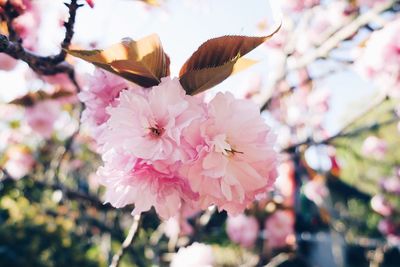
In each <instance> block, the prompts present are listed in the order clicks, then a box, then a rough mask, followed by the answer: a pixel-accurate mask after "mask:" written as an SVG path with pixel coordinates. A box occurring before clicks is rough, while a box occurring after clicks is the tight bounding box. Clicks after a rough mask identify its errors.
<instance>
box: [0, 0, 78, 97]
mask: <svg viewBox="0 0 400 267" xmlns="http://www.w3.org/2000/svg"><path fill="white" fill-rule="evenodd" d="M66 6H67V7H68V8H69V14H70V16H69V19H68V21H67V22H65V23H64V26H65V29H66V33H65V37H64V40H63V41H62V43H61V51H60V53H58V54H57V55H52V56H40V55H36V54H34V53H32V52H30V51H27V50H26V49H25V48H24V47H23V46H22V40H21V39H20V37H19V36H18V35H17V33H16V32H15V31H14V29H13V27H12V20H13V19H14V18H15V17H17V16H18V14H17V13H15V12H16V11H15V10H13V9H12V6H11V5H9V4H7V5H6V7H9V10H8V11H9V12H8V13H7V15H6V16H5V17H6V21H7V25H8V30H9V36H8V37H7V36H6V35H3V34H0V52H2V53H6V54H7V55H9V56H11V57H13V58H15V59H19V60H22V61H24V62H26V63H27V64H28V65H29V67H30V68H31V69H32V70H34V71H35V72H37V73H38V74H41V75H55V74H58V73H66V74H67V75H68V76H69V77H70V79H71V80H72V81H73V83H74V84H75V86H77V87H78V89H79V85H78V84H77V83H76V81H75V75H74V69H73V68H72V66H71V65H70V64H68V63H67V62H65V57H66V52H65V50H64V49H66V48H68V46H69V45H70V43H71V40H72V37H73V35H74V25H75V18H76V11H77V9H78V8H79V7H81V6H82V5H81V4H78V3H77V0H71V3H70V4H66ZM6 11H7V9H6Z"/></svg>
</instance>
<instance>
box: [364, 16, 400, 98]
mask: <svg viewBox="0 0 400 267" xmlns="http://www.w3.org/2000/svg"><path fill="white" fill-rule="evenodd" d="M399 34H400V19H395V20H393V21H392V22H390V23H389V24H388V25H387V26H385V27H384V28H383V29H381V30H379V31H376V32H374V33H373V34H372V35H371V37H370V38H369V39H368V42H367V43H366V47H365V49H364V50H363V52H362V54H361V57H360V58H359V59H358V61H357V66H358V67H359V69H360V70H361V72H362V74H364V75H365V76H367V77H368V78H371V79H373V80H374V81H375V82H376V84H377V85H378V86H380V88H381V89H382V90H385V91H386V92H387V93H388V94H389V95H390V96H391V97H395V98H399V97H400V74H399V73H400V41H399V38H398V36H399Z"/></svg>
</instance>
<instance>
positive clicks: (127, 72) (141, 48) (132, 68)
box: [67, 34, 170, 87]
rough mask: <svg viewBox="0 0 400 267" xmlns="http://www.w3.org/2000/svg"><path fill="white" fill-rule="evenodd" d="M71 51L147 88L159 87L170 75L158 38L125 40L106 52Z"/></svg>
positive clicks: (166, 56)
mask: <svg viewBox="0 0 400 267" xmlns="http://www.w3.org/2000/svg"><path fill="white" fill-rule="evenodd" d="M67 51H68V53H69V54H71V55H73V56H76V57H79V58H81V59H83V60H85V61H88V62H90V63H93V64H94V65H96V66H98V67H100V68H103V69H105V70H107V71H110V72H112V73H115V74H117V75H119V76H122V77H123V78H125V79H127V80H130V81H132V82H134V83H136V84H138V85H140V86H143V87H151V86H154V85H157V84H159V83H160V82H161V78H162V77H165V76H169V75H170V70H169V65H170V60H169V57H168V55H167V54H166V53H165V52H164V50H163V48H162V45H161V41H160V39H159V38H158V36H157V35H155V34H153V35H150V36H147V37H145V38H143V39H140V40H138V41H133V40H124V41H122V42H121V43H118V44H115V45H113V46H111V47H109V48H107V49H105V50H67Z"/></svg>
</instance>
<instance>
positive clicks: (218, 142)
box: [213, 134, 243, 156]
mask: <svg viewBox="0 0 400 267" xmlns="http://www.w3.org/2000/svg"><path fill="white" fill-rule="evenodd" d="M213 144H214V149H215V152H219V153H222V154H224V155H225V156H233V155H235V153H239V154H243V152H240V151H237V150H235V149H234V148H233V147H232V146H231V144H229V142H228V140H227V138H226V135H225V134H220V135H217V136H216V137H215V138H214V141H213Z"/></svg>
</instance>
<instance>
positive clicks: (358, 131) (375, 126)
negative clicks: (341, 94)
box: [282, 115, 399, 153]
mask: <svg viewBox="0 0 400 267" xmlns="http://www.w3.org/2000/svg"><path fill="white" fill-rule="evenodd" d="M398 121H399V118H398V117H397V116H396V115H394V116H393V118H391V119H388V120H385V121H383V122H376V123H373V124H371V125H367V126H363V127H360V128H357V129H355V130H352V131H350V132H346V131H345V130H346V129H347V128H348V126H349V125H347V126H345V127H344V128H343V129H342V130H341V131H339V132H338V133H337V134H335V135H332V136H331V137H328V138H326V139H323V140H320V141H316V140H314V139H313V138H308V139H307V140H305V141H303V142H300V143H297V144H294V145H292V146H289V147H287V148H285V149H283V150H282V152H286V153H294V152H296V150H297V148H299V147H301V146H307V147H308V146H311V145H323V144H329V143H331V142H332V141H334V140H335V139H338V138H346V137H354V136H358V135H360V134H362V133H365V132H369V131H376V130H379V129H380V128H382V127H385V126H388V125H391V124H393V123H396V122H398Z"/></svg>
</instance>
